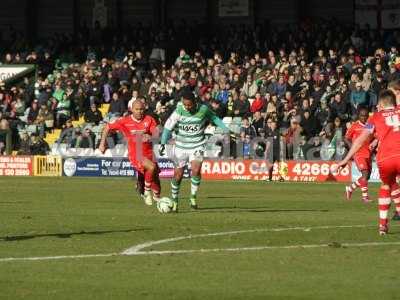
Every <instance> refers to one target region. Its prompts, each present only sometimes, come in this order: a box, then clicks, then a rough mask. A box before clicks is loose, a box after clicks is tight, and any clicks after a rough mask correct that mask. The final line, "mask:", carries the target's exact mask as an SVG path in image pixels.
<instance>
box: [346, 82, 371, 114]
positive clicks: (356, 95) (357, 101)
mask: <svg viewBox="0 0 400 300" xmlns="http://www.w3.org/2000/svg"><path fill="white" fill-rule="evenodd" d="M350 103H351V112H352V115H353V116H354V115H355V114H356V113H357V109H358V107H359V106H366V105H367V104H368V103H367V93H366V92H365V91H364V90H363V89H362V86H361V82H357V83H356V89H355V90H354V91H352V92H351V96H350Z"/></svg>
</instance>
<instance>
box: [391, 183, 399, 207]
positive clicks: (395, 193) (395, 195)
mask: <svg viewBox="0 0 400 300" xmlns="http://www.w3.org/2000/svg"><path fill="white" fill-rule="evenodd" d="M390 188H391V191H392V192H391V194H390V195H391V196H392V200H393V202H394V204H395V205H396V213H398V214H400V187H399V185H398V184H397V183H395V184H394V185H392V186H391V187H390Z"/></svg>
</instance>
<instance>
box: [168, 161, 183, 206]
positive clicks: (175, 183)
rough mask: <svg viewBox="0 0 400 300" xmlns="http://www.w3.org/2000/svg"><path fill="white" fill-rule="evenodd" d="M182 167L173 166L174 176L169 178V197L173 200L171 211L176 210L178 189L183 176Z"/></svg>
mask: <svg viewBox="0 0 400 300" xmlns="http://www.w3.org/2000/svg"><path fill="white" fill-rule="evenodd" d="M183 171H184V168H183V167H182V168H179V167H175V170H174V177H173V178H172V180H171V199H172V201H173V202H174V205H173V207H172V211H174V212H178V199H179V190H180V188H181V182H182V178H183Z"/></svg>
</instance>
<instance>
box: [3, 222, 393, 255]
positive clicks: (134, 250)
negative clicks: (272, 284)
mask: <svg viewBox="0 0 400 300" xmlns="http://www.w3.org/2000/svg"><path fill="white" fill-rule="evenodd" d="M368 227H375V226H374V225H337V226H330V225H326V226H314V227H313V226H309V227H286V228H285V227H282V228H264V229H248V230H237V231H226V232H214V233H203V234H194V235H188V236H181V237H175V238H168V239H163V240H158V241H150V242H146V243H142V244H139V245H136V246H133V247H130V248H128V249H126V250H125V251H123V252H121V253H117V252H114V253H103V254H78V255H59V256H37V257H4V258H0V262H12V261H43V260H61V259H77V258H78V259H79V258H94V257H111V256H138V255H169V254H187V253H207V252H223V251H225V252H239V251H255V250H268V249H308V248H324V247H329V246H330V245H329V244H310V245H286V246H258V247H241V248H214V249H193V250H190V249H188V250H165V251H157V250H154V251H152V250H150V251H142V250H143V249H146V248H149V247H152V246H155V245H160V244H166V243H171V242H177V241H181V240H187V239H194V238H201V237H212V236H223V235H234V234H241V233H252V232H281V231H290V230H303V231H305V232H310V231H311V230H318V229H341V228H368ZM340 245H342V246H344V247H368V246H390V245H400V242H370V243H342V244H340ZM333 247H334V246H333Z"/></svg>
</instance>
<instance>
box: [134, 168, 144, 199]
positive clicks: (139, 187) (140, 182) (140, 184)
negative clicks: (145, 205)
mask: <svg viewBox="0 0 400 300" xmlns="http://www.w3.org/2000/svg"><path fill="white" fill-rule="evenodd" d="M136 191H137V192H138V194H139V195H140V197H141V198H143V197H144V174H143V172H139V171H138V175H137V180H136Z"/></svg>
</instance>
